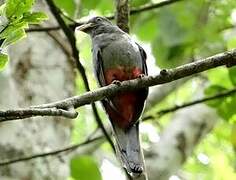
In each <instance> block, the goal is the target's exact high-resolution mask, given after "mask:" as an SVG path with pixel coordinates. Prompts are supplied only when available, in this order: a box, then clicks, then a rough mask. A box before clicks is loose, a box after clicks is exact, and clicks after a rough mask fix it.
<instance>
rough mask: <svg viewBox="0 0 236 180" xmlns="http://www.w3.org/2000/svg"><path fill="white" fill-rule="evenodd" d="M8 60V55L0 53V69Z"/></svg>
mask: <svg viewBox="0 0 236 180" xmlns="http://www.w3.org/2000/svg"><path fill="white" fill-rule="evenodd" d="M7 62H8V55H7V54H3V53H0V70H2V69H3V68H4V67H5V65H6V64H7Z"/></svg>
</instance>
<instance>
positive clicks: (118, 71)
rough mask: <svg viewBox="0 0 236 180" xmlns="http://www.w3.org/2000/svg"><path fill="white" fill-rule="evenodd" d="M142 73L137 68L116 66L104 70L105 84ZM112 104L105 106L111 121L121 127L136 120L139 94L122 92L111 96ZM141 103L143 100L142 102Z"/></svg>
mask: <svg viewBox="0 0 236 180" xmlns="http://www.w3.org/2000/svg"><path fill="white" fill-rule="evenodd" d="M140 74H143V72H142V70H141V69H139V68H129V69H127V68H124V67H118V68H114V69H109V70H107V71H105V80H106V84H111V83H112V81H114V80H119V81H124V80H130V79H135V78H137V77H139V75H140ZM111 102H112V105H111V106H110V107H107V108H106V110H107V113H108V115H109V117H110V119H111V120H112V121H113V123H116V124H117V125H118V126H120V127H121V128H127V127H128V126H130V124H132V123H133V122H134V121H136V120H137V119H136V118H138V117H137V113H139V114H140V112H138V111H139V109H140V108H139V106H138V103H139V94H138V92H136V91H135V92H124V93H120V94H118V95H116V96H114V97H113V98H111ZM142 103H143V102H142Z"/></svg>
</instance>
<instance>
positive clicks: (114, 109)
mask: <svg viewBox="0 0 236 180" xmlns="http://www.w3.org/2000/svg"><path fill="white" fill-rule="evenodd" d="M76 30H80V31H83V32H85V33H87V34H89V35H90V37H91V39H92V52H93V63H94V70H95V75H96V77H97V80H98V82H99V84H100V86H106V85H109V84H111V83H114V82H115V83H117V82H119V81H124V80H130V79H135V78H140V77H142V76H144V75H147V66H146V53H145V51H144V50H143V48H142V47H141V46H140V45H139V44H137V43H136V42H134V41H133V40H132V39H131V37H130V36H129V35H128V34H127V33H125V32H124V31H122V30H121V29H120V28H119V27H118V26H116V25H113V24H112V23H111V22H110V21H109V20H108V19H106V18H104V17H94V18H92V19H90V20H89V21H88V22H87V23H85V24H83V25H81V26H79V27H77V28H76ZM147 95H148V89H147V88H144V89H140V90H136V91H129V92H122V93H119V94H117V95H115V96H114V97H111V98H107V99H104V100H103V101H102V104H103V106H104V109H105V111H106V112H107V114H108V116H109V119H110V121H111V124H112V127H113V132H114V136H115V140H116V151H117V153H118V155H119V157H120V159H121V161H122V164H123V166H124V167H125V168H126V169H127V171H128V173H129V174H130V175H131V176H138V175H140V174H142V172H143V169H144V163H143V157H142V150H141V148H140V141H139V121H138V120H139V118H140V116H141V114H142V111H143V108H144V104H145V99H146V98H147Z"/></svg>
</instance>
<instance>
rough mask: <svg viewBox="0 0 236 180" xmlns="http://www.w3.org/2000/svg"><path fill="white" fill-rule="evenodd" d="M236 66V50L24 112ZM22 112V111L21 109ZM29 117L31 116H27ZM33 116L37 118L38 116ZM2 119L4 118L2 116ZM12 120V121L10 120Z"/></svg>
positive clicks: (82, 102) (84, 101)
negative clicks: (218, 68)
mask: <svg viewBox="0 0 236 180" xmlns="http://www.w3.org/2000/svg"><path fill="white" fill-rule="evenodd" d="M234 64H236V49H234V50H231V51H227V52H224V53H220V54H216V55H214V56H212V57H208V58H206V59H202V60H199V61H196V62H192V63H189V64H185V65H182V66H179V67H176V68H173V69H169V70H165V69H164V70H162V71H161V72H160V74H159V75H156V76H147V77H143V78H139V79H134V80H129V81H123V82H121V84H120V85H116V84H111V85H108V86H105V87H102V88H99V89H97V90H95V91H90V92H86V93H84V94H83V95H80V96H74V97H70V98H67V99H64V100H61V101H57V102H53V103H49V104H42V105H37V106H32V107H31V108H25V109H24V110H25V111H26V110H31V109H32V108H37V109H39V108H42V109H43V108H57V109H68V108H71V107H74V108H78V107H80V106H84V105H86V104H91V103H94V102H95V101H99V100H102V99H104V98H106V97H111V96H114V95H115V94H116V93H119V92H124V91H132V90H137V89H140V88H144V87H149V86H154V85H158V84H164V83H168V82H172V81H175V80H177V79H181V78H184V77H187V76H190V75H193V74H196V73H200V72H203V71H206V70H208V69H212V68H216V67H218V66H223V65H226V66H232V65H234ZM21 110H22V109H21ZM27 115H29V114H27ZM32 116H37V115H36V114H34V115H32ZM0 117H4V116H1V115H0ZM9 120H10V119H9Z"/></svg>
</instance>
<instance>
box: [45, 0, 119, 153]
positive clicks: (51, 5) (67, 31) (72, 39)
mask: <svg viewBox="0 0 236 180" xmlns="http://www.w3.org/2000/svg"><path fill="white" fill-rule="evenodd" d="M46 2H47V4H48V6H49V8H50V10H51V12H52V14H53V15H54V17H55V18H56V20H57V22H58V24H59V25H60V26H61V28H62V30H63V32H64V34H65V35H66V37H67V39H68V41H69V42H70V45H71V49H72V56H73V57H74V59H75V63H76V67H77V69H78V70H79V72H80V74H81V76H82V79H83V82H84V85H85V88H86V90H87V91H90V88H89V83H88V79H87V76H86V73H85V69H84V67H83V65H82V64H81V62H80V60H79V51H78V49H77V47H76V39H75V36H74V32H73V31H72V30H71V29H70V28H69V26H67V24H66V23H65V21H64V20H63V19H62V17H61V16H60V10H58V8H57V7H56V5H55V4H54V2H53V0H46ZM91 105H92V110H93V114H94V117H95V120H96V122H97V124H98V126H99V127H100V128H101V130H102V132H103V133H104V135H105V137H106V139H107V141H108V143H109V144H110V145H111V148H112V150H113V152H114V153H115V146H114V144H113V142H112V140H111V138H110V136H109V135H108V133H107V132H106V129H105V127H104V126H103V123H102V120H101V119H100V117H99V115H98V111H97V108H96V105H95V104H94V103H93V102H92V103H91Z"/></svg>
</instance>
